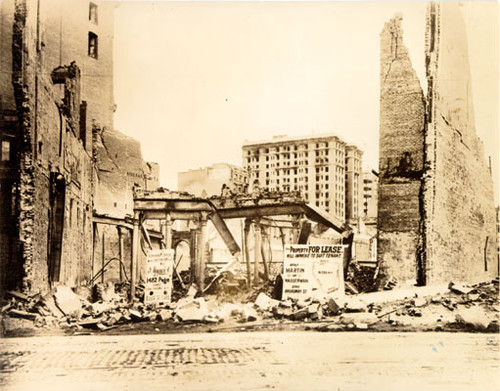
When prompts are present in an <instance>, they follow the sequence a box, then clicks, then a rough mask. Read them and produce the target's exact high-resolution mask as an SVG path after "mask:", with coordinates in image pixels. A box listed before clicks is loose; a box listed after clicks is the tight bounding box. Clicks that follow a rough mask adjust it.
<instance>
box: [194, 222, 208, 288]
mask: <svg viewBox="0 0 500 391" xmlns="http://www.w3.org/2000/svg"><path fill="white" fill-rule="evenodd" d="M198 239H199V240H198V262H197V263H198V267H197V276H196V284H197V285H198V290H199V291H200V292H203V289H204V288H205V263H206V254H205V246H206V242H207V216H206V214H205V213H202V216H201V219H200V228H199V230H198Z"/></svg>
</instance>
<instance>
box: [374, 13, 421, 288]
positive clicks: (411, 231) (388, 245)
mask: <svg viewBox="0 0 500 391" xmlns="http://www.w3.org/2000/svg"><path fill="white" fill-rule="evenodd" d="M402 37H403V31H402V28H401V17H399V16H396V17H395V18H394V19H392V20H391V21H389V22H388V23H386V25H385V26H384V29H383V31H382V33H381V35H380V40H381V73H380V88H381V91H380V143H379V149H380V150H379V174H380V175H379V187H378V197H379V205H378V228H379V233H378V260H379V262H380V264H381V273H380V275H381V277H383V278H385V277H388V276H396V277H397V278H398V279H399V280H402V281H406V280H415V279H416V273H415V271H416V270H417V262H418V261H417V256H416V246H417V244H418V242H419V237H418V236H419V224H420V211H419V191H420V179H421V176H422V169H423V145H424V125H425V124H424V116H425V109H424V96H423V92H422V89H421V87H420V83H419V81H418V79H417V76H416V74H415V71H414V70H413V67H412V64H411V61H410V58H409V56H408V52H407V49H406V47H405V46H404V43H403V39H402Z"/></svg>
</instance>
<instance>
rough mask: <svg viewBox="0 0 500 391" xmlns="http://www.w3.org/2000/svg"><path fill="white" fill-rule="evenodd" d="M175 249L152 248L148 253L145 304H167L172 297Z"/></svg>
mask: <svg viewBox="0 0 500 391" xmlns="http://www.w3.org/2000/svg"><path fill="white" fill-rule="evenodd" d="M173 268H174V250H173V249H168V250H150V251H149V252H148V254H147V264H146V284H145V289H144V304H154V305H165V304H170V301H171V299H172V271H173Z"/></svg>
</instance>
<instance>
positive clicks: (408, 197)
mask: <svg viewBox="0 0 500 391" xmlns="http://www.w3.org/2000/svg"><path fill="white" fill-rule="evenodd" d="M425 55H426V75H427V85H428V91H427V95H424V93H423V91H422V89H421V87H420V83H419V80H418V79H417V76H416V73H415V71H414V70H413V68H412V65H411V62H410V59H409V56H408V52H407V50H406V48H405V46H404V44H403V42H402V29H401V17H400V16H396V17H395V18H394V19H392V20H391V21H390V22H388V23H387V24H386V25H385V27H384V29H383V31H382V33H381V75H380V77H381V93H380V155H379V171H380V177H379V180H380V182H379V204H378V225H379V227H378V228H379V237H378V261H379V263H380V275H381V277H382V280H383V278H384V277H389V276H391V277H394V278H396V279H397V280H398V281H400V282H403V283H404V282H406V281H412V282H415V281H416V282H417V283H418V284H420V285H430V284H437V283H445V282H449V281H450V280H452V279H458V280H465V281H470V282H476V281H481V280H486V279H488V278H491V277H492V276H495V275H497V274H498V252H497V249H498V238H497V234H498V232H496V231H495V208H494V198H493V181H492V178H491V172H490V170H489V167H488V165H487V164H486V159H485V156H484V150H483V146H482V142H481V141H480V140H479V139H478V137H477V135H476V132H475V125H474V112H473V105H472V96H471V87H470V70H469V60H468V53H467V37H466V32H465V25H464V22H463V20H462V17H461V15H460V10H459V6H458V5H457V4H454V3H453V4H452V3H432V4H430V5H429V7H428V14H427V20H426V53H425Z"/></svg>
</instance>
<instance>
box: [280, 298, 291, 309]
mask: <svg viewBox="0 0 500 391" xmlns="http://www.w3.org/2000/svg"><path fill="white" fill-rule="evenodd" d="M279 305H280V307H283V308H292V306H293V303H292V301H291V300H290V299H287V300H284V301H280V304H279Z"/></svg>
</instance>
